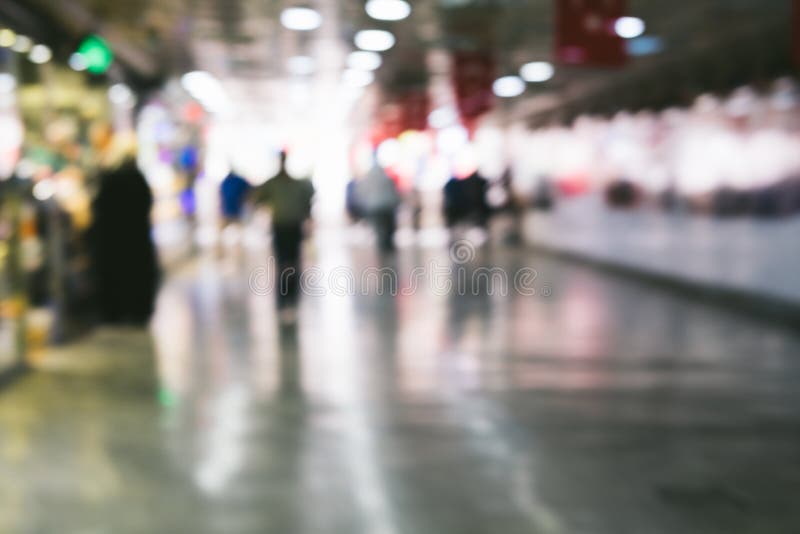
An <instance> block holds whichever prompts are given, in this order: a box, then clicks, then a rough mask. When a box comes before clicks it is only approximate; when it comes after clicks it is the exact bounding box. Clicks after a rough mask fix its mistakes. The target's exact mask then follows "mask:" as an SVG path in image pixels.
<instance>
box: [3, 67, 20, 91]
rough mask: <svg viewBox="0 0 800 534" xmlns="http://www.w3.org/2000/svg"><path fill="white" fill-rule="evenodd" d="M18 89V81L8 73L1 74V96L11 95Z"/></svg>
mask: <svg viewBox="0 0 800 534" xmlns="http://www.w3.org/2000/svg"><path fill="white" fill-rule="evenodd" d="M16 87H17V79H16V78H14V76H13V75H11V74H9V73H7V72H0V94H3V93H10V92H11V91H13V90H14V89H15V88H16Z"/></svg>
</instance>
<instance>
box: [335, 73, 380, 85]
mask: <svg viewBox="0 0 800 534" xmlns="http://www.w3.org/2000/svg"><path fill="white" fill-rule="evenodd" d="M374 80H375V75H374V74H372V72H370V71H368V70H355V69H347V70H345V71H344V73H342V81H344V83H345V84H347V85H349V86H350V87H366V86H368V85H369V84H371V83H372V82H373V81H374Z"/></svg>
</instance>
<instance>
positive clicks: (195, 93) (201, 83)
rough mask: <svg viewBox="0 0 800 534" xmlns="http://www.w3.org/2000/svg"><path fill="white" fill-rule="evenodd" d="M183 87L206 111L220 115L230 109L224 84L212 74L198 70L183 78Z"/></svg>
mask: <svg viewBox="0 0 800 534" xmlns="http://www.w3.org/2000/svg"><path fill="white" fill-rule="evenodd" d="M181 85H183V88H184V89H186V91H187V92H188V93H189V94H190V95H192V97H194V98H195V99H196V100H197V101H198V102H200V103H201V104H202V105H203V107H204V108H206V110H208V111H210V112H212V113H218V112H221V111H224V110H225V109H227V108H228V104H229V102H228V97H227V95H226V94H225V89H224V88H223V87H222V84H221V83H220V82H219V80H217V79H216V78H214V76H212V75H211V74H209V73H208V72H205V71H200V70H196V71H193V72H188V73H186V74H184V75H183V76H182V77H181Z"/></svg>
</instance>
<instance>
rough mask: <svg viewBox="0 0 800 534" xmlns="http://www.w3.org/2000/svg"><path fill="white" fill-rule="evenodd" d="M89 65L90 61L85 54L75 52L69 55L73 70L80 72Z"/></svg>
mask: <svg viewBox="0 0 800 534" xmlns="http://www.w3.org/2000/svg"><path fill="white" fill-rule="evenodd" d="M88 66H89V63H88V62H87V61H86V58H85V57H84V56H83V54H79V53H78V52H75V53H74V54H72V55H71V56H69V67H70V68H71V69H72V70H76V71H78V72H80V71H84V70H86V69H87V67H88Z"/></svg>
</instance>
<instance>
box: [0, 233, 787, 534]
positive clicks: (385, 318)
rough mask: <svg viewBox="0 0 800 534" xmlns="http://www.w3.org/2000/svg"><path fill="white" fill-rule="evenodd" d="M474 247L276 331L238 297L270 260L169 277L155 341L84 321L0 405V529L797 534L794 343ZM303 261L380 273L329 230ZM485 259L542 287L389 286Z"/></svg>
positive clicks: (443, 253) (402, 255) (783, 334)
mask: <svg viewBox="0 0 800 534" xmlns="http://www.w3.org/2000/svg"><path fill="white" fill-rule="evenodd" d="M451 252H452V251H451ZM474 252H475V254H476V257H475V258H469V260H470V261H469V263H467V262H466V261H465V262H464V263H459V262H461V261H463V260H462V259H460V258H451V257H450V256H451V255H452V254H451V253H449V252H448V251H447V250H446V247H444V246H422V245H414V246H409V247H405V248H403V249H402V250H401V251H400V252H398V254H397V256H396V259H395V260H393V261H391V262H390V264H389V267H391V268H392V269H393V270H394V272H395V273H396V274H397V280H398V281H399V284H400V286H401V287H400V289H401V290H399V291H396V292H394V293H396V294H392V292H391V291H387V292H381V291H380V290H379V289H380V288H379V286H376V287H374V288H372V290H369V291H364V292H359V291H353V292H351V294H346V295H345V294H335V292H332V291H328V292H322V291H321V292H319V294H316V293H315V294H312V295H305V296H304V297H303V299H302V302H301V305H300V308H299V316H298V319H297V321H296V322H290V323H286V322H281V321H280V320H279V319H280V318H279V317H278V315H277V312H276V309H275V305H274V297H273V296H271V295H264V294H261V292H259V291H257V290H255V289H254V287H253V280H254V278H253V276H252V273H253V272H256V270H257V269H258V268H259V266H260V265H261V262H260V259H259V258H263V257H265V254H264V251H263V250H260V249H257V250H255V251H252V252H249V253H241V254H238V255H237V254H232V253H231V254H227V255H223V256H220V255H216V254H207V255H205V256H202V257H200V258H199V259H197V260H196V261H192V262H191V263H187V264H185V265H184V266H183V267H182V268H180V269H179V270H177V271H176V272H175V273H173V274H172V275H171V276H170V278H169V279H168V281H167V282H166V284H165V285H164V287H163V288H162V291H161V294H160V296H159V301H158V309H157V312H156V316H155V318H154V320H153V323H152V326H151V333H152V336H151V335H149V334H148V333H146V332H144V331H137V330H134V329H122V328H116V329H115V328H105V329H101V330H99V331H97V332H96V333H94V334H92V335H90V336H89V337H88V338H87V339H85V340H83V341H81V342H79V343H77V344H74V345H71V346H68V347H66V348H63V349H59V350H57V351H55V352H54V353H53V354H52V355H51V357H50V358H49V359H48V361H47V362H46V363H45V364H44V368H45V370H44V371H43V372H38V373H35V374H30V375H27V376H25V377H23V378H22V379H21V380H18V381H16V382H14V383H13V384H10V385H9V386H7V387H6V388H4V389H2V390H0V532H3V533H9V534H16V533H25V534H28V533H31V534H33V533H43V534H44V533H54V532H58V533H59V534H101V533H102V534H104V533H109V534H111V533H113V534H140V533H145V532H150V533H164V534H178V533H192V534H200V533H209V534H210V533H220V534H222V533H225V534H238V533H264V532H270V533H272V532H274V533H281V534H292V533H298V534H299V533H308V534H312V533H320V534H361V533H363V534H449V533H453V534H472V533H481V534H484V533H498V534H517V533H544V534H561V533H563V534H583V533H586V534H625V533H630V534H649V533H653V534H661V533H664V534H667V533H670V534H671V533H676V532H680V533H703V534H714V533H720V534H722V533H725V534H731V533H759V534H763V533H786V534H789V533H794V532H796V527H793V526H792V525H797V524H800V510H798V508H797V495H798V493H800V418H798V416H799V415H800V380H798V379H800V336H798V335H797V333H793V332H790V331H788V330H786V329H783V328H782V327H778V326H774V325H771V324H768V323H766V322H763V321H758V320H756V319H752V318H750V317H746V316H741V315H737V314H736V313H734V312H732V311H726V310H724V309H722V308H719V307H712V306H710V305H706V304H704V303H702V302H700V301H697V300H690V299H687V298H685V297H681V296H675V295H672V294H670V293H669V292H667V291H666V290H664V289H661V288H657V287H654V286H650V285H647V284H644V283H640V282H635V281H630V280H626V279H624V278H621V277H619V276H613V275H610V274H605V273H602V272H599V271H596V270H592V269H590V268H588V267H585V266H581V265H577V264H572V263H566V262H563V261H561V260H557V259H554V258H551V257H547V256H543V255H540V254H537V253H535V252H532V251H529V250H525V249H508V248H505V247H503V246H500V245H491V246H485V247H484V248H482V249H477V250H476V251H474ZM308 257H309V258H310V259H309V261H310V262H311V263H313V264H314V265H317V266H319V268H320V269H321V271H323V272H330V271H331V270H332V269H337V268H339V269H341V268H347V269H351V270H352V272H359V270H360V271H361V272H363V270H364V269H365V268H369V267H370V266H373V267H375V266H378V265H379V263H378V260H377V257H376V256H375V255H374V253H372V252H371V250H370V249H369V248H368V247H363V246H359V245H358V244H352V243H343V242H341V241H337V240H336V238H335V237H332V236H328V235H327V234H322V235H320V236H318V238H317V240H316V242H315V243H312V244H311V245H309V251H308ZM481 263H485V264H486V265H491V266H493V267H501V268H502V269H503V270H504V272H514V271H515V270H519V269H520V268H522V267H523V266H528V267H533V269H535V274H536V278H535V284H534V285H535V287H536V291H535V293H536V294H533V295H531V294H525V295H523V294H520V293H519V292H515V291H509V292H508V294H507V295H502V294H499V293H500V292H499V291H495V290H497V288H488V289H487V288H483V290H481V291H475V292H468V293H464V294H459V293H458V292H455V291H451V292H449V294H445V293H444V292H441V291H436V290H434V288H432V287H430V286H429V285H426V284H424V283H423V284H421V285H420V286H419V287H416V288H414V291H402V288H403V284H404V280H410V279H412V273H411V270H412V269H413V268H414V267H415V266H419V265H431V266H440V267H441V266H449V267H450V268H451V272H454V271H452V268H453V266H454V265H456V266H458V267H459V268H460V267H462V266H463V267H464V268H465V269H467V270H469V269H473V268H474V266H473V265H472V264H475V265H480V264H481ZM381 293H383V294H381ZM10 481H13V483H9V482H10Z"/></svg>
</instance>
